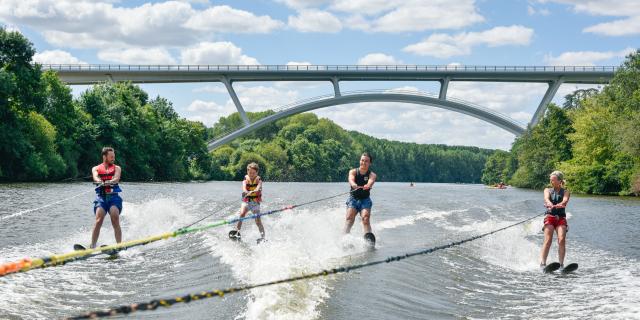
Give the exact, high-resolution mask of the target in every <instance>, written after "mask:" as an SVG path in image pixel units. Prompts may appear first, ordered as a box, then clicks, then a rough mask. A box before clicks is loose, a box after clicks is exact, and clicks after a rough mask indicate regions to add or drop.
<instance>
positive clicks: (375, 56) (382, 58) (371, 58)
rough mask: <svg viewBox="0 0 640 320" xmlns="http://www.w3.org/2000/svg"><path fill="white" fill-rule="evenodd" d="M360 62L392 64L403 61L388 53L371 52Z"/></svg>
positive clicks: (365, 63) (359, 61)
mask: <svg viewBox="0 0 640 320" xmlns="http://www.w3.org/2000/svg"><path fill="white" fill-rule="evenodd" d="M358 64H362V65H391V64H402V61H400V60H396V58H394V57H393V56H390V55H386V54H384V53H369V54H368V55H366V56H364V57H362V58H360V59H359V60H358Z"/></svg>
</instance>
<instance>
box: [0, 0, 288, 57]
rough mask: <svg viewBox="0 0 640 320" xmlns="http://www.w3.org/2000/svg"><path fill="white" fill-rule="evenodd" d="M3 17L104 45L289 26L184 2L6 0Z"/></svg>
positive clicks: (76, 41)
mask: <svg viewBox="0 0 640 320" xmlns="http://www.w3.org/2000/svg"><path fill="white" fill-rule="evenodd" d="M0 20H4V21H6V22H9V23H13V24H18V25H21V26H22V25H26V26H29V27H31V28H33V29H34V30H35V31H37V32H40V33H42V35H43V36H44V38H45V39H46V41H47V42H49V43H50V44H53V45H56V46H59V47H64V48H104V49H109V48H112V47H117V48H124V47H180V46H186V45H193V44H195V43H197V42H199V41H203V40H211V39H213V38H214V37H215V36H216V33H213V32H230V33H266V32H270V31H272V30H274V29H277V28H278V27H283V26H284V24H283V23H282V22H280V21H277V20H274V19H272V18H270V17H269V16H256V15H255V14H253V13H251V12H248V11H243V10H238V9H234V8H231V7H229V6H214V7H209V8H206V9H203V10H200V9H194V8H193V7H192V6H191V4H190V3H188V2H179V1H165V2H158V3H144V4H142V5H139V6H136V7H124V6H122V5H120V4H119V3H115V4H114V3H110V2H105V1H100V2H93V1H70V0H3V1H2V5H1V6H0ZM212 31H213V32H212Z"/></svg>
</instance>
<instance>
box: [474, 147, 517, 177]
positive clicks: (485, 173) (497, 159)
mask: <svg viewBox="0 0 640 320" xmlns="http://www.w3.org/2000/svg"><path fill="white" fill-rule="evenodd" d="M516 169H517V166H516V159H514V157H513V155H512V154H511V153H509V152H506V151H502V150H496V151H495V152H494V153H493V154H491V155H490V156H489V157H488V158H487V162H486V163H485V165H484V169H483V170H482V179H481V180H482V183H484V184H487V185H494V184H497V183H500V182H506V181H509V179H510V178H511V176H512V175H513V174H514V172H515V170H516Z"/></svg>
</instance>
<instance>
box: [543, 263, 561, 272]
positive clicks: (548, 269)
mask: <svg viewBox="0 0 640 320" xmlns="http://www.w3.org/2000/svg"><path fill="white" fill-rule="evenodd" d="M558 269H560V262H553V263H550V264H549V265H547V266H546V267H544V269H542V272H544V273H552V272H554V271H556V270H558Z"/></svg>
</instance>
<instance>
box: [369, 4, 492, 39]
mask: <svg viewBox="0 0 640 320" xmlns="http://www.w3.org/2000/svg"><path fill="white" fill-rule="evenodd" d="M482 21H484V18H483V17H482V16H481V15H480V14H478V12H477V11H476V8H475V6H474V1H473V0H462V1H446V0H437V1H428V2H427V1H420V0H413V1H403V2H402V5H400V6H398V7H397V8H396V9H394V10H392V11H391V12H389V13H387V14H385V15H383V16H382V17H380V18H378V19H376V20H375V21H374V23H373V27H372V28H373V31H377V32H407V31H424V30H436V29H458V28H463V27H466V26H469V25H472V24H474V23H478V22H482Z"/></svg>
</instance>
